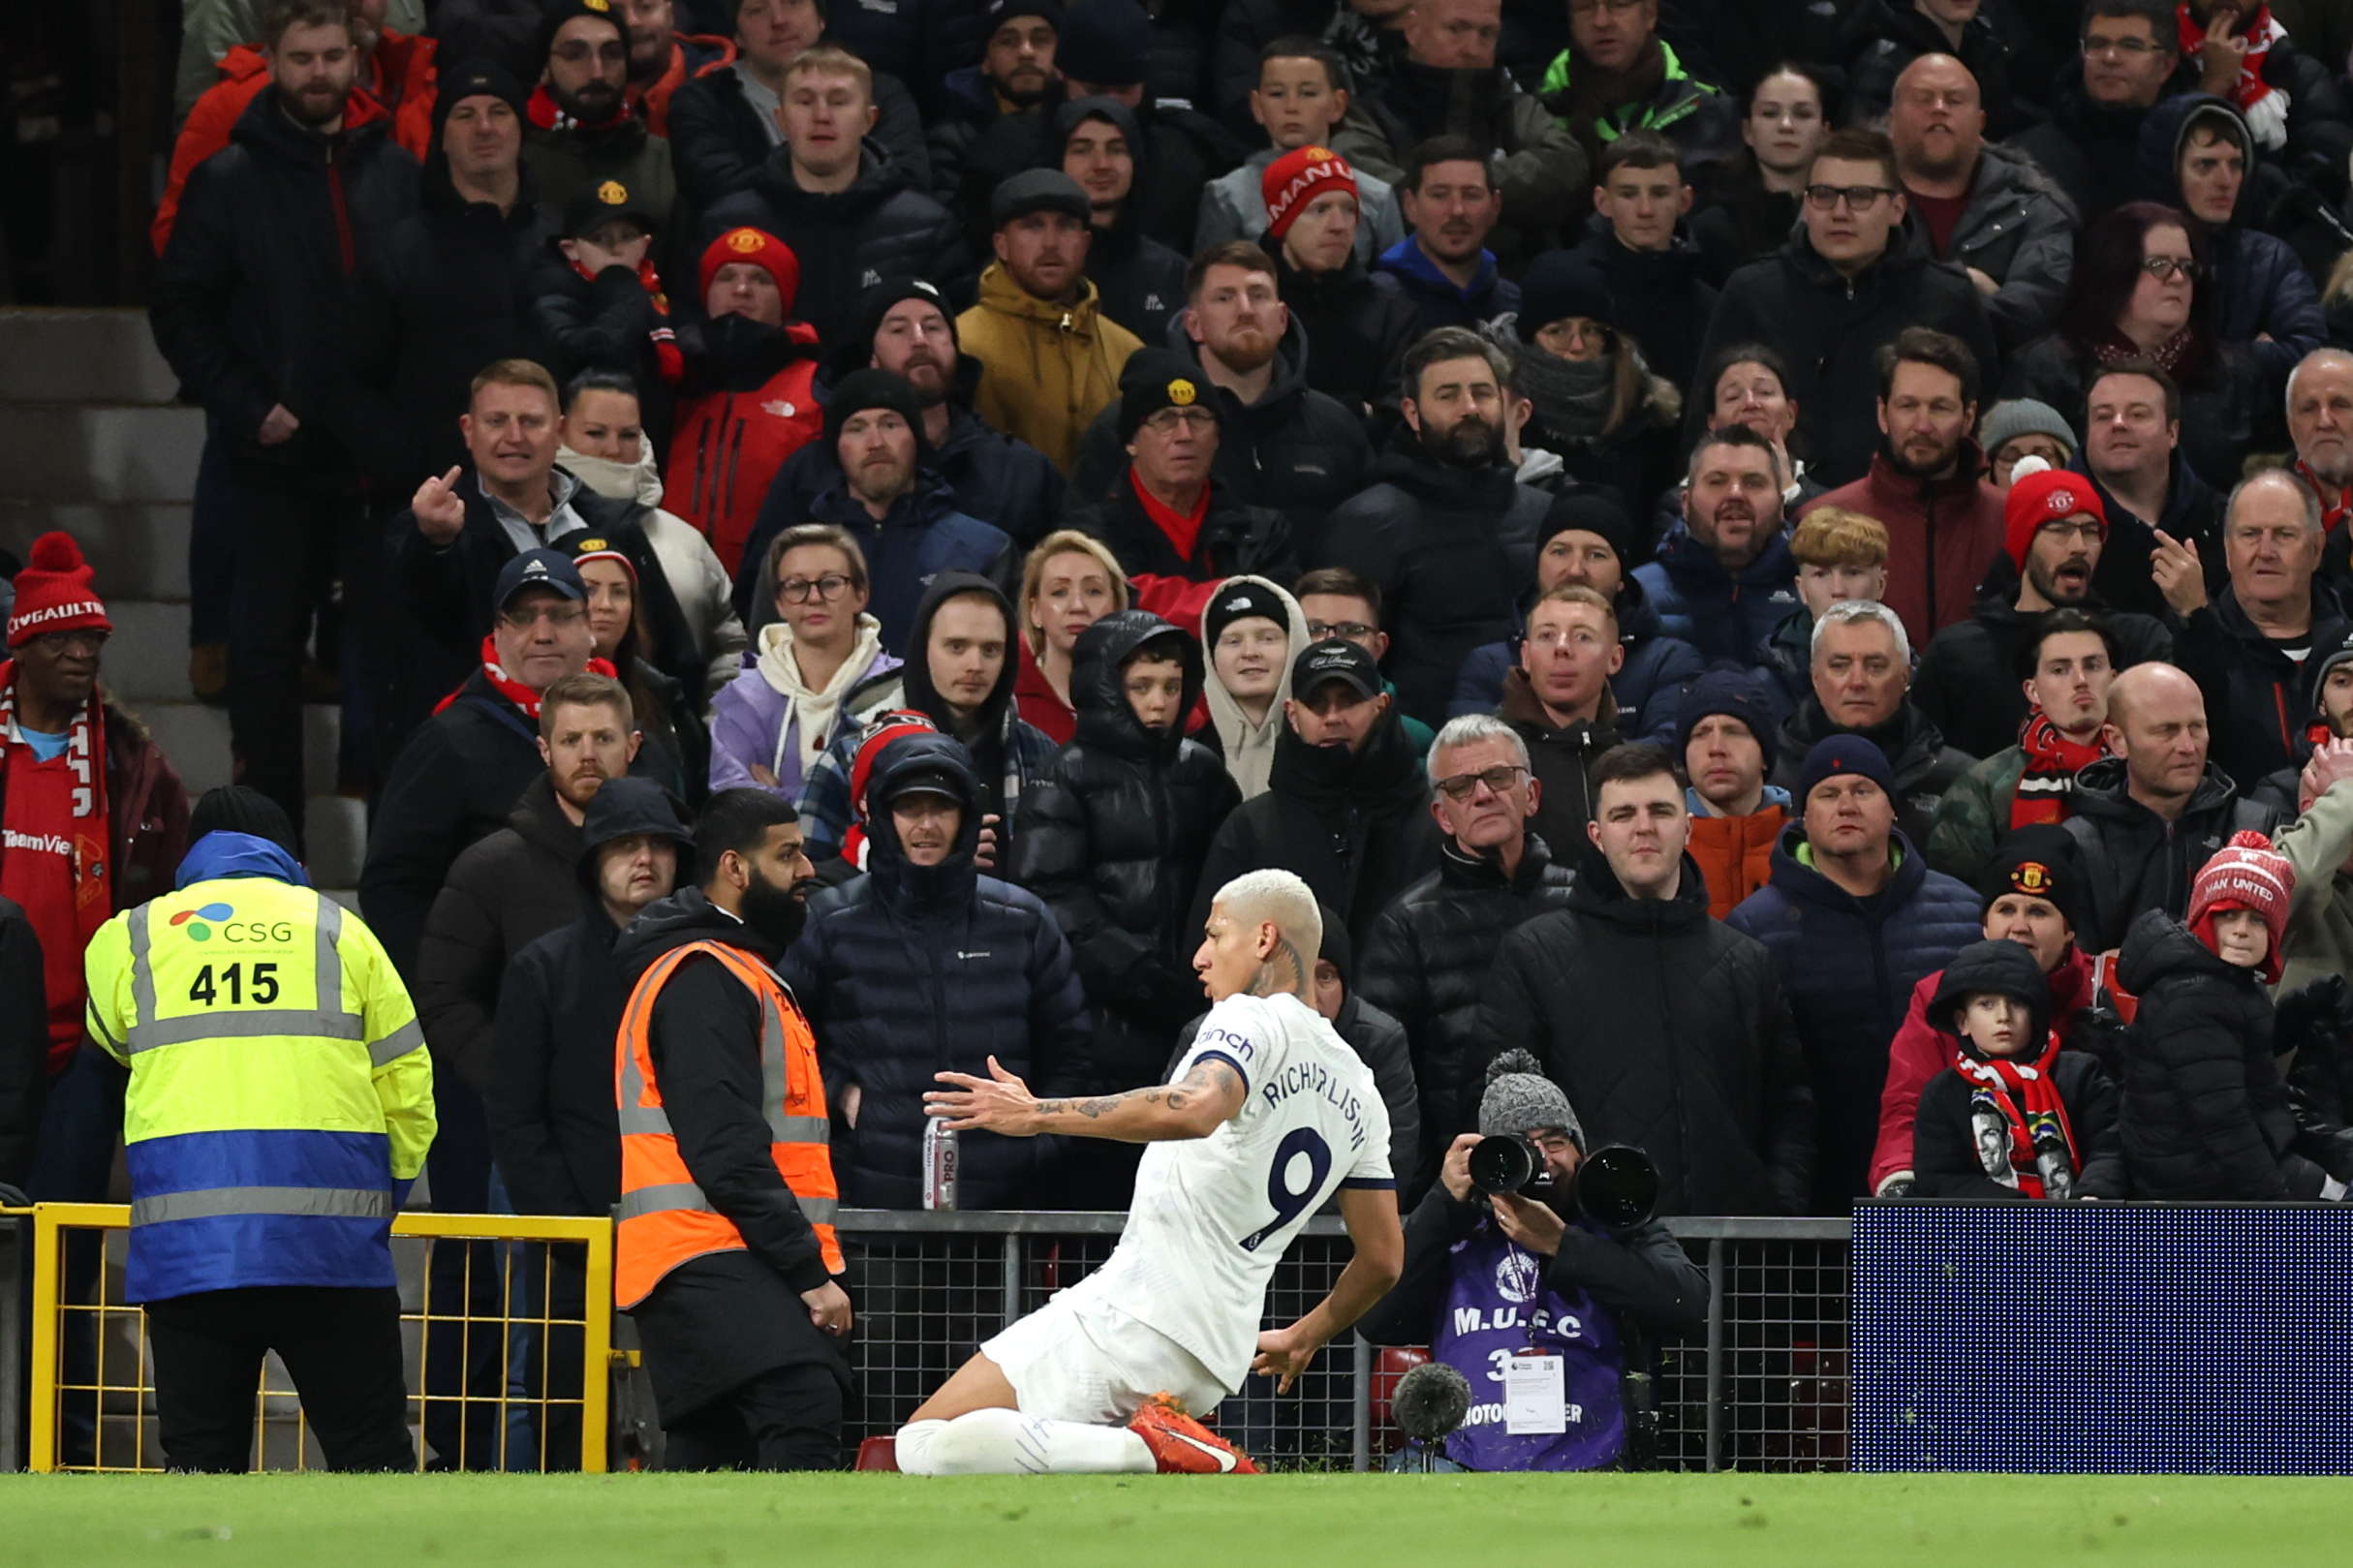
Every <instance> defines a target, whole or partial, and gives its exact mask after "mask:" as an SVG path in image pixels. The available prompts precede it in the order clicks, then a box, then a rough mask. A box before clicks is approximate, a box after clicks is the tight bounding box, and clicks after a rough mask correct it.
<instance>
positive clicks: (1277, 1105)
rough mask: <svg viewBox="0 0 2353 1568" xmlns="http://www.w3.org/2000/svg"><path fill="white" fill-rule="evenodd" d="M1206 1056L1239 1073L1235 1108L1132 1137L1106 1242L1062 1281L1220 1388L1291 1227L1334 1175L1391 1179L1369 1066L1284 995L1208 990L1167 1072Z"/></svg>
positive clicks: (1238, 1363) (1351, 1180)
mask: <svg viewBox="0 0 2353 1568" xmlns="http://www.w3.org/2000/svg"><path fill="white" fill-rule="evenodd" d="M1213 1058H1214V1059H1216V1060H1219V1061H1225V1062H1227V1063H1229V1064H1230V1065H1231V1066H1232V1067H1233V1068H1234V1070H1235V1071H1237V1072H1239V1073H1240V1074H1241V1075H1242V1081H1243V1084H1244V1086H1245V1089H1246V1093H1245V1095H1244V1099H1243V1105H1242V1110H1241V1112H1240V1114H1239V1115H1237V1116H1235V1117H1234V1118H1233V1120H1231V1121H1229V1122H1226V1123H1224V1125H1223V1126H1221V1127H1219V1128H1218V1130H1217V1131H1215V1132H1213V1133H1211V1134H1210V1135H1209V1136H1208V1137H1206V1138H1188V1139H1181V1140H1173V1141H1170V1142H1166V1143H1153V1144H1147V1145H1145V1146H1144V1157H1143V1162H1142V1163H1141V1164H1140V1165H1139V1166H1138V1167H1137V1169H1136V1173H1135V1199H1134V1203H1133V1206H1132V1207H1131V1208H1130V1210H1129V1213H1128V1226H1127V1229H1126V1231H1125V1232H1124V1233H1122V1235H1121V1236H1120V1240H1119V1245H1118V1246H1117V1247H1115V1248H1113V1249H1112V1253H1111V1257H1110V1259H1109V1261H1107V1262H1106V1263H1104V1265H1103V1266H1102V1268H1101V1269H1099V1270H1098V1271H1097V1272H1096V1273H1095V1274H1093V1275H1091V1276H1088V1277H1087V1278H1086V1279H1084V1280H1082V1281H1080V1282H1079V1283H1078V1284H1077V1285H1075V1286H1073V1287H1072V1288H1073V1289H1075V1290H1078V1291H1084V1292H1089V1293H1094V1294H1098V1295H1099V1296H1100V1298H1101V1299H1102V1300H1103V1301H1104V1302H1105V1303H1107V1304H1108V1305H1110V1306H1112V1307H1117V1308H1119V1309H1120V1310H1121V1311H1123V1312H1126V1313H1128V1314H1129V1315H1130V1316H1131V1317H1135V1318H1137V1319H1139V1320H1141V1321H1142V1322H1144V1323H1146V1324H1149V1325H1150V1326H1151V1327H1153V1328H1155V1329H1157V1330H1159V1331H1160V1332H1161V1333H1162V1334H1164V1335H1166V1336H1167V1337H1169V1338H1171V1339H1174V1340H1175V1341H1176V1342H1177V1343H1178V1344H1180V1345H1183V1346H1184V1347H1185V1348H1186V1349H1187V1350H1189V1351H1191V1352H1192V1354H1193V1355H1194V1356H1196V1357H1198V1358H1199V1359H1200V1362H1201V1365H1202V1366H1204V1367H1206V1368H1208V1369H1209V1370H1210V1371H1211V1372H1212V1373H1213V1374H1214V1375H1215V1376H1216V1377H1217V1378H1218V1380H1219V1381H1220V1382H1221V1383H1223V1384H1224V1386H1225V1388H1226V1390H1227V1391H1228V1392H1231V1391H1233V1390H1235V1389H1239V1388H1240V1387H1241V1386H1242V1379H1243V1378H1244V1377H1245V1376H1246V1375H1248V1373H1249V1371H1250V1364H1251V1359H1252V1358H1253V1357H1254V1356H1255V1355H1256V1354H1257V1349H1258V1323H1259V1319H1260V1318H1261V1317H1262V1316H1263V1315H1264V1313H1265V1311H1266V1283H1267V1280H1268V1279H1269V1278H1270V1277H1272V1276H1273V1275H1274V1272H1275V1265H1276V1263H1277V1262H1278V1261H1280V1260H1281V1258H1282V1257H1283V1254H1284V1251H1285V1248H1287V1247H1288V1246H1289V1245H1290V1244H1291V1238H1292V1237H1294V1236H1296V1235H1297V1234H1298V1233H1299V1227H1300V1226H1302V1225H1304V1224H1306V1223H1307V1220H1308V1216H1309V1215H1310V1214H1315V1213H1316V1210H1318V1209H1320V1208H1322V1207H1323V1204H1324V1201H1325V1200H1326V1199H1327V1198H1329V1197H1330V1196H1331V1195H1332V1193H1333V1192H1334V1190H1335V1189H1337V1188H1340V1187H1343V1186H1356V1187H1379V1188H1394V1187H1395V1186H1396V1181H1395V1179H1394V1178H1393V1176H1392V1175H1391V1173H1390V1170H1389V1112H1388V1108H1387V1107H1386V1106H1385V1105H1383V1104H1382V1103H1381V1098H1380V1091H1378V1089H1377V1088H1376V1087H1375V1086H1374V1082H1373V1071H1372V1069H1371V1068H1369V1067H1367V1066H1366V1065H1365V1064H1364V1061H1363V1060H1362V1059H1360V1058H1359V1057H1358V1056H1357V1055H1356V1053H1355V1052H1354V1051H1352V1050H1350V1049H1349V1048H1348V1043H1347V1041H1346V1040H1343V1039H1342V1038H1341V1037H1340V1036H1339V1034H1338V1033H1337V1032H1335V1031H1334V1030H1333V1029H1332V1026H1331V1025H1330V1024H1328V1023H1326V1022H1324V1020H1323V1018H1322V1016H1321V1015H1320V1014H1318V1013H1317V1012H1316V1010H1315V1009H1314V1008H1312V1007H1309V1006H1308V1005H1307V1004H1306V1003H1304V1002H1302V1001H1301V1000H1299V999H1298V998H1296V997H1293V996H1288V995H1281V996H1274V997H1228V998H1227V999H1225V1000H1223V1001H1222V1002H1219V1003H1218V1004H1217V1005H1216V1006H1215V1007H1213V1008H1211V1009H1210V1010H1209V1016H1208V1017H1206V1018H1204V1019H1203V1020H1202V1021H1201V1029H1200V1032H1199V1033H1197V1034H1196V1035H1194V1036H1193V1042H1192V1050H1190V1051H1188V1052H1187V1053H1186V1054H1185V1059H1184V1061H1180V1062H1179V1063H1177V1068H1176V1072H1175V1075H1174V1078H1173V1079H1172V1080H1171V1081H1172V1082H1173V1081H1175V1079H1182V1078H1183V1077H1184V1076H1185V1075H1186V1074H1187V1073H1189V1072H1191V1071H1192V1069H1193V1067H1194V1066H1195V1065H1196V1064H1198V1063H1199V1062H1201V1061H1205V1060H1209V1059H1213Z"/></svg>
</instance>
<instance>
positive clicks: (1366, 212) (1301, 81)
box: [1192, 34, 1406, 267]
mask: <svg viewBox="0 0 2353 1568" xmlns="http://www.w3.org/2000/svg"><path fill="white" fill-rule="evenodd" d="M1349 82H1350V77H1349V76H1348V68H1347V62H1345V61H1343V60H1342V59H1341V58H1340V56H1339V54H1337V53H1336V52H1334V51H1333V49H1332V48H1331V47H1330V46H1327V45H1324V44H1321V43H1318V42H1316V40H1315V39H1312V38H1306V37H1302V36H1300V35H1297V34H1293V35H1291V36H1289V37H1287V38H1278V39H1276V40H1275V41H1274V42H1272V43H1270V44H1268V45H1267V46H1266V47H1265V48H1264V49H1263V50H1261V51H1260V52H1259V55H1258V62H1257V76H1256V77H1255V79H1254V82H1253V84H1252V86H1251V89H1250V113H1251V118H1253V119H1254V120H1256V121H1257V122H1258V124H1259V125H1260V126H1261V127H1262V128H1263V129H1264V130H1265V132H1266V139H1267V145H1265V146H1264V147H1261V148H1259V149H1258V150H1257V151H1256V152H1254V153H1252V154H1251V155H1250V157H1249V159H1248V160H1247V161H1245V162H1244V164H1243V165H1242V167H1241V168H1240V169H1235V170H1234V171H1233V172H1232V173H1230V174H1222V175H1220V176H1219V177H1218V178H1216V179H1214V180H1211V181H1210V182H1209V188H1208V189H1207V190H1205V191H1203V192H1202V193H1201V219H1200V224H1199V226H1198V227H1197V228H1196V229H1194V231H1193V235H1192V253H1193V254H1194V255H1195V256H1198V255H1200V254H1201V253H1202V252H1203V251H1205V250H1208V249H1209V248H1210V247H1211V246H1213V245H1223V244H1226V243H1228V242H1229V241H1232V240H1237V239H1245V240H1249V241H1250V242H1251V243H1252V244H1254V245H1258V246H1262V247H1265V248H1267V249H1270V250H1271V249H1272V248H1273V246H1272V245H1269V244H1268V240H1269V239H1270V237H1271V238H1272V240H1273V241H1274V242H1275V243H1276V244H1280V243H1281V242H1282V238H1283V236H1282V235H1280V234H1272V235H1270V233H1269V228H1270V225H1271V223H1272V221H1273V214H1272V213H1271V212H1270V211H1269V208H1270V207H1271V206H1272V205H1273V204H1274V203H1273V202H1272V201H1271V200H1268V198H1267V195H1266V193H1267V191H1268V190H1269V189H1270V188H1271V189H1272V190H1274V191H1275V192H1277V193H1278V194H1281V193H1284V192H1285V189H1286V187H1287V186H1288V183H1289V180H1288V179H1287V178H1286V179H1283V180H1281V181H1280V182H1278V181H1276V180H1270V179H1269V178H1268V175H1267V171H1268V170H1269V169H1272V168H1273V167H1274V166H1275V165H1276V164H1277V163H1278V162H1281V161H1282V160H1283V159H1284V158H1285V156H1286V155H1288V154H1290V153H1294V152H1306V153H1307V154H1308V156H1307V157H1306V158H1305V159H1302V160H1299V163H1300V165H1301V167H1302V168H1315V167H1317V166H1321V165H1324V164H1337V165H1338V166H1339V168H1340V169H1343V170H1345V171H1346V177H1347V181H1348V182H1349V186H1350V188H1351V189H1352V191H1353V194H1354V197H1355V205H1356V217H1357V223H1356V235H1355V240H1354V243H1353V246H1352V248H1351V250H1350V254H1351V255H1353V256H1354V257H1355V259H1356V261H1358V262H1359V263H1360V264H1361V265H1362V266H1366V267H1369V266H1371V265H1372V264H1373V262H1374V260H1375V259H1376V258H1378V256H1379V255H1380V253H1381V252H1382V251H1385V250H1387V249H1388V248H1389V247H1390V246H1392V245H1395V244H1397V243H1398V242H1399V241H1401V240H1403V239H1404V238H1405V237H1406V221H1405V216H1404V214H1403V213H1402V212H1400V211H1399V210H1398V205H1397V193H1396V192H1395V191H1394V190H1392V189H1390V187H1389V182H1388V181H1387V180H1384V179H1378V178H1376V177H1375V176H1373V175H1372V174H1369V173H1360V172H1358V171H1357V170H1356V169H1353V168H1350V167H1349V165H1348V163H1347V160H1346V159H1344V158H1342V157H1341V156H1340V155H1339V154H1338V153H1336V152H1333V151H1332V150H1331V146H1330V143H1331V140H1332V138H1334V137H1335V136H1336V135H1338V134H1339V131H1340V126H1341V122H1343V121H1344V120H1346V119H1347V113H1348V106H1349V104H1350V103H1352V102H1353V95H1352V94H1351V92H1350V90H1349ZM1299 171H1300V170H1299V169H1293V170H1292V171H1291V175H1290V177H1292V178H1295V177H1296V176H1297V174H1298V172H1299ZM1322 194H1323V193H1322V192H1320V191H1316V192H1306V193H1295V194H1289V195H1285V196H1284V197H1283V204H1284V208H1285V211H1290V210H1292V209H1293V208H1294V207H1301V208H1312V207H1313V206H1314V204H1315V202H1316V200H1320V198H1321V195H1322Z"/></svg>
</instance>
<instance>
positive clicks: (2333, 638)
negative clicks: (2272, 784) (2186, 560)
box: [2173, 580, 2353, 789]
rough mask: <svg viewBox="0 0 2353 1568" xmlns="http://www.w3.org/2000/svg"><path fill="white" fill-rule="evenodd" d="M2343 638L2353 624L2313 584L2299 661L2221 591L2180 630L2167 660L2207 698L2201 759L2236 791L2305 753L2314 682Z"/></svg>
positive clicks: (2322, 587)
mask: <svg viewBox="0 0 2353 1568" xmlns="http://www.w3.org/2000/svg"><path fill="white" fill-rule="evenodd" d="M2347 636H2353V622H2348V621H2347V620H2346V618H2345V614H2344V611H2343V609H2342V608H2341V607H2340V606H2339V605H2338V599H2337V595H2336V593H2335V592H2334V591H2332V590H2331V589H2330V588H2329V587H2328V586H2327V585H2326V584H2325V583H2322V582H2319V581H2317V580H2315V581H2314V582H2313V584H2312V629H2311V637H2310V640H2309V641H2308V642H2307V643H2306V644H2305V646H2306V647H2307V650H2309V652H2307V656H2306V657H2305V658H2304V659H2303V660H2301V661H2299V660H2294V659H2290V658H2289V657H2288V656H2287V655H2286V654H2285V653H2284V652H2282V651H2281V644H2279V643H2277V642H2275V641H2273V640H2272V639H2271V638H2270V637H2268V636H2266V635H2265V634H2264V632H2263V629H2262V628H2261V627H2258V626H2257V625H2255V623H2254V622H2253V621H2252V620H2250V619H2248V617H2247V613H2246V611H2245V608H2243V607H2242V606H2241V605H2240V603H2239V596H2238V594H2237V593H2236V592H2235V591H2234V590H2232V589H2230V588H2227V587H2226V588H2224V589H2223V590H2222V592H2221V593H2220V594H2218V595H2216V596H2215V597H2214V600H2212V601H2211V602H2209V603H2208V604H2207V605H2206V607H2205V608H2203V609H2200V610H2197V611H2194V612H2193V613H2192V614H2191V615H2190V616H2189V617H2188V619H2186V620H2184V621H2183V622H2182V630H2181V631H2180V633H2179V634H2178V635H2177V636H2176V637H2175V638H2174V653H2173V660H2174V662H2175V663H2177V664H2179V665H2181V666H2182V668H2183V669H2184V670H2186V671H2188V673H2189V677H2190V679H2192V680H2194V681H2196V682H2197V683H2198V690H2199V692H2202V693H2203V694H2204V695H2205V697H2206V719H2207V724H2208V730H2209V739H2208V743H2207V744H2208V751H2207V756H2208V757H2209V758H2210V759H2211V760H2212V761H2213V762H2214V766H2216V767H2218V768H2220V769H2221V770H2222V771H2223V772H2224V773H2227V774H2229V775H2230V776H2231V779H2232V780H2233V782H2235V783H2236V784H2239V785H2240V787H2241V788H2242V789H2252V788H2254V786H2255V785H2256V784H2260V783H2262V782H2263V780H2264V778H2265V777H2266V776H2267V775H2270V774H2273V773H2276V772H2277V771H2278V770H2279V769H2281V768H2284V767H2287V766H2288V765H2290V764H2291V763H2300V762H2302V761H2303V760H2304V758H2305V757H2306V756H2307V754H2308V753H2309V752H2310V750H2311V747H2310V743H2309V742H2308V741H2307V740H2306V738H2305V730H2306V727H2307V725H2308V724H2309V723H2310V722H2311V717H2312V713H2313V702H2314V699H2315V697H2316V696H2317V695H2318V693H2317V692H2315V691H2314V690H2313V682H2314V680H2315V679H2316V678H2317V677H2318V675H2319V673H2320V663H2321V657H2325V655H2326V653H2327V650H2329V649H2331V648H2335V647H2337V646H2338V644H2339V643H2342V642H2343V641H2344V640H2345V638H2346V637H2347ZM2315 656H2319V657H2315Z"/></svg>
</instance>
